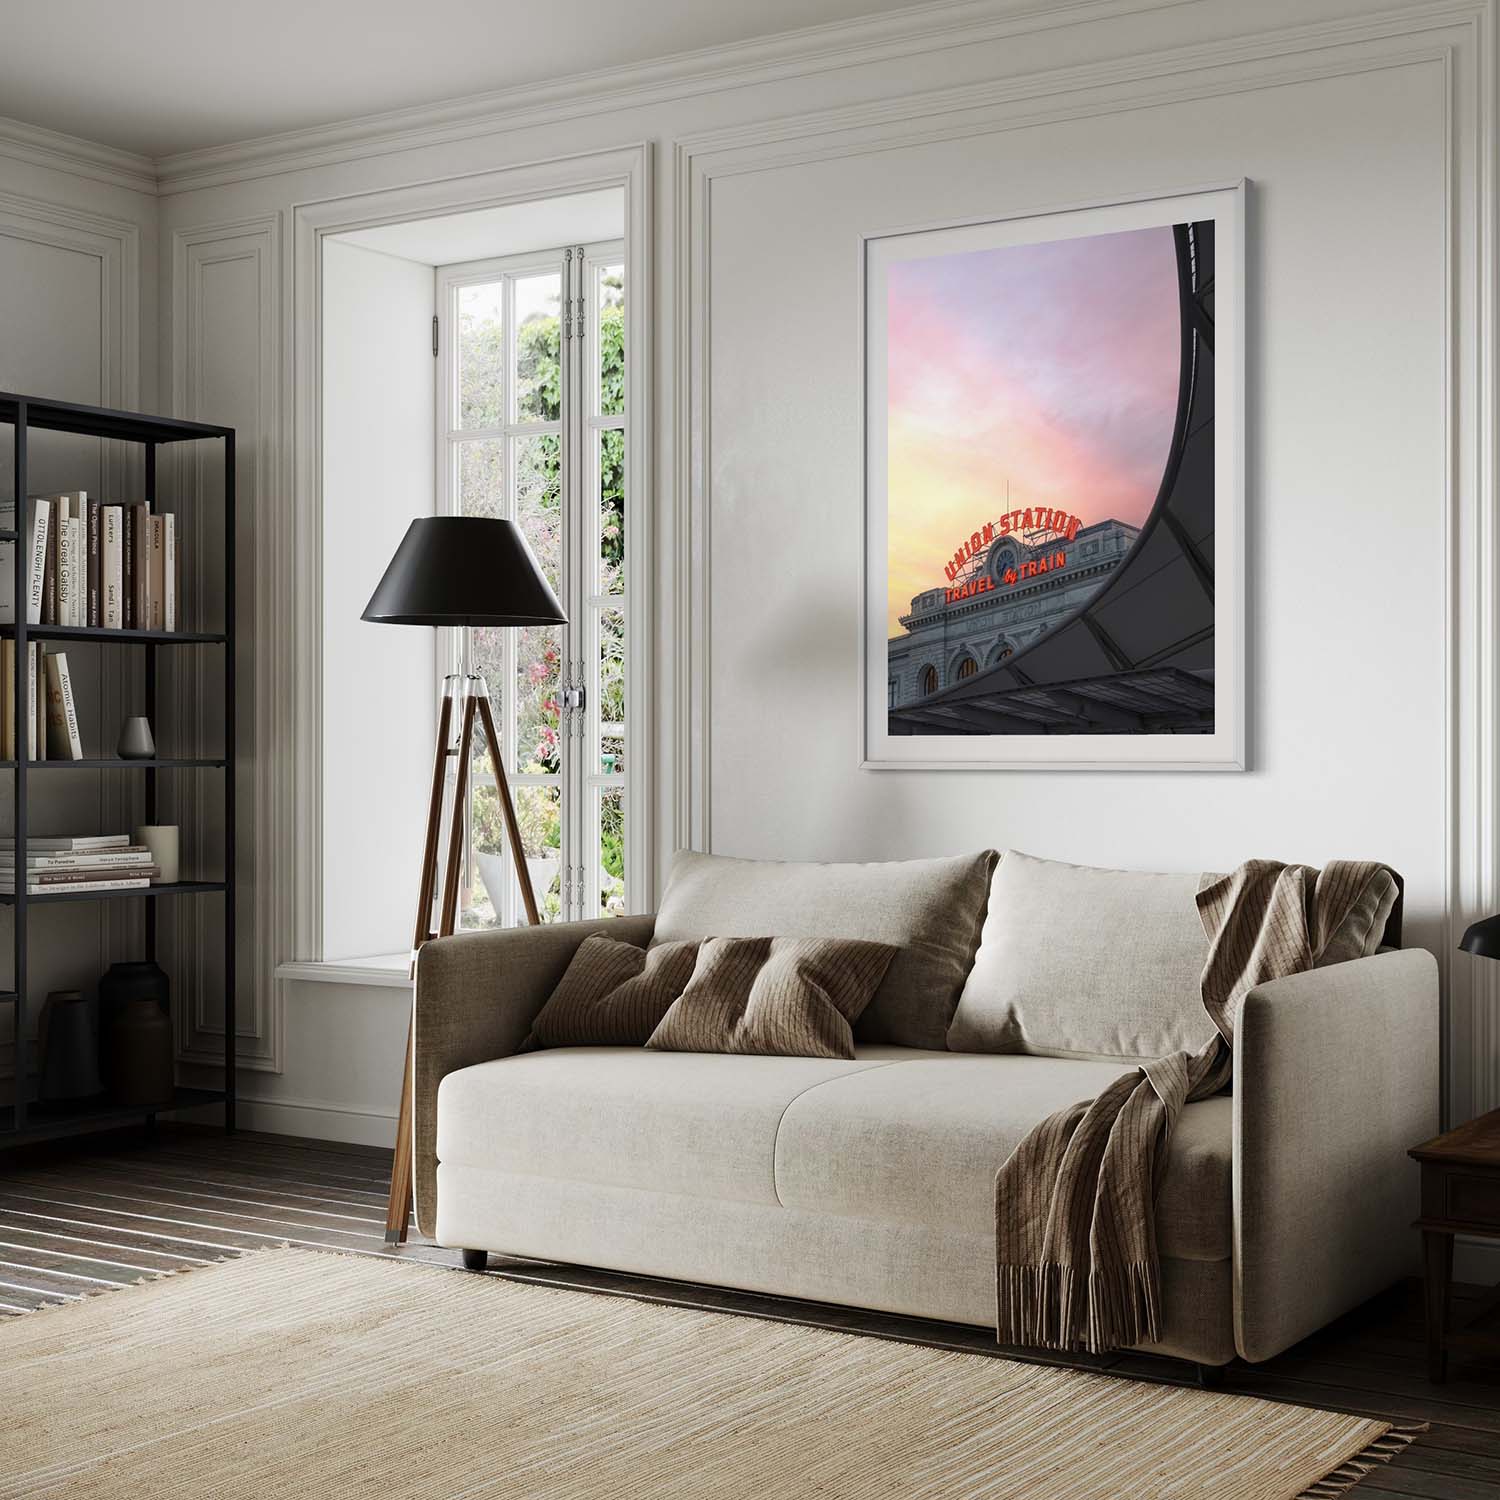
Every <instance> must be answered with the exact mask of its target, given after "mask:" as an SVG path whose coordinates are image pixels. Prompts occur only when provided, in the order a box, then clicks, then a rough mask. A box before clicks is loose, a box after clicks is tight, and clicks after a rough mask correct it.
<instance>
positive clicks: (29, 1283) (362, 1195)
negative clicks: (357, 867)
mask: <svg viewBox="0 0 1500 1500" xmlns="http://www.w3.org/2000/svg"><path fill="white" fill-rule="evenodd" d="M389 1163H390V1154H389V1153H388V1152H381V1151H375V1150H369V1149H366V1148H362V1147H352V1146H331V1145H327V1144H324V1143H319V1142H314V1141H299V1140H292V1139H289V1138H287V1137H284V1136H257V1135H249V1134H240V1135H237V1136H234V1137H231V1138H225V1137H224V1136H222V1135H220V1134H218V1133H217V1132H213V1131H207V1130H199V1129H194V1128H191V1127H185V1126H177V1127H172V1126H164V1127H162V1128H161V1129H160V1130H159V1131H158V1132H157V1133H156V1135H155V1136H154V1137H146V1136H144V1135H131V1136H119V1137H110V1138H109V1139H108V1140H107V1141H101V1140H99V1139H97V1138H96V1139H95V1140H93V1141H91V1142H87V1143H72V1144H69V1145H63V1146H49V1147H46V1148H30V1149H29V1150H28V1151H26V1152H24V1153H15V1154H13V1155H12V1156H10V1157H7V1158H0V1313H17V1314H19V1313H23V1312H25V1311H28V1310H29V1309H31V1308H34V1307H37V1306H40V1305H41V1304H42V1303H45V1302H58V1301H66V1300H69V1299H73V1298H78V1297H80V1296H84V1295H87V1294H89V1293H91V1292H97V1291H100V1290H107V1289H110V1288H113V1287H117V1286H123V1285H125V1284H128V1283H130V1282H133V1281H139V1280H141V1279H142V1278H144V1277H149V1276H154V1275H157V1274H160V1273H161V1272H163V1271H170V1270H174V1269H177V1268H180V1267H183V1266H193V1265H201V1264H203V1263H205V1262H207V1261H211V1260H218V1259H222V1258H223V1257H225V1256H231V1255H234V1254H236V1253H238V1252H239V1251H240V1250H243V1249H249V1248H252V1247H255V1246H259V1245H274V1244H284V1243H291V1244H295V1245H306V1246H309V1247H312V1248H315V1249H332V1250H340V1251H344V1252H346V1253H347V1252H352V1253H354V1254H360V1255H388V1254H392V1253H397V1254H400V1255H402V1256H404V1257H406V1258H408V1259H412V1260H424V1261H430V1262H434V1263H436V1264H440V1265H446V1266H457V1264H458V1254H457V1252H456V1251H452V1250H442V1249H439V1248H438V1247H437V1246H435V1245H432V1244H430V1243H424V1242H422V1241H421V1240H420V1239H417V1240H414V1241H413V1242H412V1243H411V1244H409V1245H407V1246H406V1247H405V1248H404V1249H402V1250H400V1251H396V1252H393V1251H390V1250H387V1248H386V1246H385V1243H384V1237H383V1223H384V1209H385V1185H386V1177H387V1173H388V1172H389ZM492 1265H494V1266H496V1268H497V1274H501V1275H505V1276H511V1277H515V1278H517V1279H521V1280H527V1281H542V1282H546V1283H548V1284H551V1285H567V1286H577V1287H581V1288H584V1289H587V1290H590V1291H594V1292H603V1293H608V1294H611V1295H616V1296H631V1297H637V1298H645V1299H649V1300H656V1301H667V1302H676V1303H683V1304H687V1305H690V1306H695V1307H707V1308H713V1309H719V1310H727V1311H733V1312H738V1313H747V1314H751V1315H754V1316H761V1317H770V1318H776V1319H778V1320H781V1321H793V1322H806V1323H813V1324H818V1325H821V1326H829V1327H839V1328H845V1329H850V1330H853V1331H857V1332H861V1333H865V1334H869V1335H872V1336H874V1337H878V1338H892V1339H900V1340H905V1341H908V1342H915V1343H923V1344H932V1345H936V1346H939V1347H942V1348H957V1349H970V1350H973V1351H975V1352H979V1353H983V1354H990V1355H993V1354H995V1353H996V1352H997V1351H996V1349H995V1347H994V1345H993V1344H992V1343H990V1342H989V1341H988V1340H987V1339H986V1337H985V1335H984V1333H983V1331H982V1330H972V1331H971V1330H967V1329H961V1328H954V1327H952V1326H949V1325H945V1324H939V1323H922V1322H916V1321H913V1320H910V1319H902V1318H893V1317H886V1316H884V1315H881V1314H875V1313H859V1312H853V1311H843V1310H840V1309H832V1308H825V1307H819V1306H815V1305H813V1304H810V1303H789V1302H783V1301H778V1300H775V1299H771V1298H760V1297H753V1296H746V1295H740V1294H737V1293H731V1292H722V1291H717V1290H714V1289H711V1288H705V1287H689V1286H684V1285H681V1284H678V1283H670V1282H657V1281H646V1280H642V1279H639V1278H633V1277H626V1276H617V1275H612V1274H610V1273H608V1272H603V1271H589V1270H585V1269H580V1268H575V1267H565V1266H548V1265H541V1264H538V1263H536V1262H528V1261H505V1262H503V1263H500V1262H492ZM1478 1294H1479V1291H1478V1289H1477V1288H1473V1289H1465V1296H1466V1297H1467V1298H1472V1297H1477V1296H1478ZM1057 1362H1059V1363H1081V1362H1079V1361H1061V1360H1059V1361H1057ZM1090 1365H1091V1367H1093V1368H1103V1369H1107V1370H1109V1371H1111V1372H1116V1373H1120V1374H1125V1375H1133V1376H1137V1377H1140V1378H1143V1379H1147V1380H1158V1381H1167V1382H1182V1381H1188V1380H1191V1379H1192V1372H1191V1370H1190V1369H1188V1368H1187V1367H1185V1366H1182V1365H1177V1364H1174V1363H1172V1362H1171V1361H1168V1360H1156V1359H1150V1358H1147V1357H1144V1356H1139V1355H1120V1356H1115V1357H1111V1358H1107V1359H1102V1360H1098V1361H1092V1362H1090ZM1224 1385H1225V1388H1226V1389H1228V1390H1233V1391H1241V1392H1244V1393H1246V1394H1250V1395H1258V1396H1266V1397H1270V1398H1272V1399H1275V1400H1280V1401H1294V1402H1302V1403H1304V1404H1306V1405H1309V1406H1320V1407H1326V1408H1332V1409H1337V1410H1340V1411H1351V1412H1358V1413H1361V1414H1366V1415H1371V1416H1378V1417H1385V1418H1391V1419H1396V1420H1406V1421H1422V1422H1428V1423H1431V1430H1430V1431H1429V1432H1427V1433H1426V1434H1424V1435H1423V1436H1422V1437H1421V1438H1420V1439H1419V1440H1418V1442H1417V1443H1415V1444H1414V1445H1413V1446H1412V1447H1411V1448H1409V1449H1408V1450H1407V1451H1406V1452H1405V1453H1404V1454H1403V1455H1402V1456H1401V1457H1400V1458H1399V1459H1397V1460H1396V1461H1395V1462H1394V1463H1392V1464H1391V1465H1389V1466H1388V1467H1384V1468H1381V1469H1378V1470H1376V1471H1375V1472H1374V1473H1373V1474H1371V1475H1370V1476H1369V1477H1368V1478H1366V1479H1365V1480H1364V1481H1363V1482H1362V1483H1361V1485H1360V1486H1359V1488H1358V1493H1360V1494H1366V1493H1368V1494H1370V1495H1372V1496H1374V1495H1376V1494H1380V1495H1400V1496H1427V1497H1445V1500H1500V1364H1488V1365H1487V1364H1480V1363H1464V1362H1459V1363H1457V1364H1456V1365H1455V1366H1454V1368H1453V1370H1452V1373H1451V1377H1450V1380H1449V1382H1448V1384H1447V1385H1445V1386H1433V1385H1430V1384H1429V1383H1428V1381H1427V1379H1426V1376H1425V1374H1424V1351H1423V1343H1422V1322H1421V1300H1420V1296H1419V1289H1418V1287H1417V1285H1416V1283H1415V1282H1412V1283H1408V1284H1405V1285H1402V1286H1399V1287H1395V1288H1393V1289H1392V1290H1391V1291H1390V1292H1389V1293H1387V1294H1385V1295H1384V1296H1382V1297H1379V1298H1377V1299H1376V1300H1375V1301H1373V1302H1371V1303H1369V1304H1367V1305H1366V1306H1365V1307H1363V1308H1360V1309H1358V1310H1357V1311H1356V1312H1354V1313H1351V1314H1350V1315H1349V1316H1347V1317H1345V1318H1343V1319H1341V1320H1340V1321H1339V1322H1338V1323H1337V1324H1335V1325H1334V1326H1332V1327H1330V1328H1327V1329H1325V1330H1323V1332H1321V1333H1319V1334H1317V1335H1315V1336H1314V1337H1313V1338H1310V1339H1308V1340H1307V1341H1306V1342H1304V1343H1302V1344H1299V1345H1298V1346H1297V1347H1296V1348H1294V1349H1290V1350H1288V1351H1287V1352H1286V1353H1285V1354H1283V1355H1281V1356H1279V1357H1278V1358H1276V1359H1274V1360H1271V1361H1270V1362H1269V1363H1267V1364H1264V1365H1257V1366H1247V1365H1240V1364H1234V1365H1231V1366H1230V1367H1229V1368H1228V1370H1227V1371H1226V1373H1225V1379H1224Z"/></svg>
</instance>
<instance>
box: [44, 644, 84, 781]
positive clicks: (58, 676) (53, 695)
mask: <svg viewBox="0 0 1500 1500" xmlns="http://www.w3.org/2000/svg"><path fill="white" fill-rule="evenodd" d="M47 755H48V758H49V759H51V760H82V759H83V741H82V740H81V739H80V738H79V734H78V709H77V707H76V705H75V704H74V702H73V679H72V676H71V674H70V673H69V671H68V655H67V652H65V651H53V652H50V653H49V654H48V656H47Z"/></svg>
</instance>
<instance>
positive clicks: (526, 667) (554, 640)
mask: <svg viewBox="0 0 1500 1500" xmlns="http://www.w3.org/2000/svg"><path fill="white" fill-rule="evenodd" d="M515 641H516V769H517V770H518V771H520V772H523V773H524V774H526V775H530V776H539V775H544V774H555V773H556V772H557V771H558V770H560V769H561V766H562V744H561V741H560V739H559V737H558V729H559V713H558V707H559V698H558V693H559V689H560V688H561V686H562V680H561V674H562V631H561V629H560V628H559V627H557V626H555V625H523V626H520V627H518V628H517V629H516V630H515Z"/></svg>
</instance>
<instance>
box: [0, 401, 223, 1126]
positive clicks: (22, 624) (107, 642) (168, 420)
mask: <svg viewBox="0 0 1500 1500" xmlns="http://www.w3.org/2000/svg"><path fill="white" fill-rule="evenodd" d="M0 423H7V424H9V425H10V426H12V427H13V428H14V429H15V495H16V518H17V525H18V528H19V527H20V526H21V522H22V518H23V517H24V515H25V503H24V502H25V498H26V495H27V491H28V486H27V435H28V433H29V432H32V431H48V432H61V433H68V434H72V435H74V436H80V437H96V438H106V439H110V440H113V441H116V442H126V443H138V444H140V445H141V446H142V448H143V450H144V459H145V465H144V467H145V493H144V496H143V498H144V499H145V500H146V501H147V502H148V503H149V504H152V505H154V504H155V501H156V459H157V449H158V448H159V447H160V446H161V445H162V444H163V443H192V442H204V441H217V442H222V443H223V445H224V451H223V459H224V557H223V566H224V574H223V585H222V599H223V610H224V629H223V630H222V631H198V630H173V631H163V630H107V629H104V630H101V629H94V628H84V627H79V626H66V625H31V624H28V623H27V621H26V600H27V598H28V595H29V590H28V587H27V581H28V580H27V574H28V569H29V566H30V558H29V556H28V555H27V553H28V550H29V549H28V548H26V547H24V546H22V545H21V544H20V535H19V534H18V532H17V531H0V541H13V542H15V543H16V546H15V547H14V549H13V550H14V553H15V595H14V597H15V600H16V609H15V615H16V622H15V624H13V625H3V624H0V640H4V639H10V640H14V641H15V643H16V650H15V656H16V662H17V664H18V666H19V664H20V663H21V662H22V661H24V660H25V657H26V647H27V643H28V642H29V641H87V642H97V643H98V644H99V645H100V646H101V648H103V647H109V646H114V647H118V648H121V649H128V650H139V651H141V652H143V653H144V677H145V699H146V714H147V716H148V717H149V719H150V720H151V722H152V723H153V724H156V723H157V722H158V720H157V706H158V705H157V671H156V667H157V661H156V653H157V651H158V650H159V649H161V648H162V647H200V648H205V649H215V648H217V649H221V650H222V651H223V652H224V674H223V683H224V705H223V707H224V753H223V755H222V756H206V757H205V756H193V757H187V758H177V757H166V758H157V759H152V760H122V759H119V758H117V757H113V756H102V757H97V758H93V759H88V760H75V761H64V760H26V759H24V758H18V759H16V760H12V761H0V774H4V775H8V776H9V777H10V779H11V786H12V812H13V819H14V821H13V824H12V826H13V829H14V833H15V841H16V845H15V846H16V852H17V857H18V863H17V866H16V868H17V871H18V872H24V869H25V866H24V864H23V863H21V862H20V856H21V855H22V854H23V852H24V850H25V848H26V839H27V801H26V799H27V788H28V785H29V783H30V780H31V777H32V776H33V775H35V774H37V773H38V772H53V771H72V772H74V773H77V774H82V773H87V772H100V771H132V772H139V773H140V774H141V775H142V776H143V777H144V778H145V787H144V800H145V820H146V822H147V823H154V822H155V821H156V815H157V777H158V775H159V774H161V773H163V772H171V771H175V770H195V771H201V770H215V771H218V772H219V773H220V774H221V775H222V777H223V788H224V799H223V807H224V878H223V879H222V880H182V881H178V882H177V883H175V884H172V885H153V886H150V887H147V888H146V889H137V890H119V891H82V892H68V891H49V892H47V893H45V894H29V893H28V892H27V889H26V886H27V882H26V880H25V879H24V878H23V879H20V880H18V881H17V882H16V889H15V892H14V894H11V895H0V907H10V908H11V909H12V910H13V913H14V919H13V942H14V971H13V972H14V974H15V989H14V990H13V991H9V992H6V991H0V1001H5V1000H11V1001H14V1002H15V1003H14V1005H13V1007H12V1010H13V1015H14V1018H15V1019H14V1042H15V1050H14V1058H15V1069H14V1076H15V1095H14V1102H13V1103H12V1104H9V1105H0V1149H4V1148H5V1147H6V1146H9V1145H15V1144H18V1143H20V1142H25V1141H33V1140H37V1139H41V1138H46V1137H51V1136H66V1135H77V1134H82V1133H86V1132H89V1131H93V1130H110V1129H115V1128H117V1127H119V1126H121V1125H129V1124H132V1123H136V1122H139V1121H141V1120H151V1119H154V1117H155V1116H156V1114H157V1113H164V1112H166V1111H168V1110H175V1109H196V1108H199V1107H201V1106H203V1105H209V1104H222V1105H223V1108H224V1128H225V1129H226V1130H233V1129H234V1105H235V1056H234V1035H235V978H234V976H235V955H234V936H235V934H234V900H235V889H234V885H235V876H234V868H235V854H234V821H235V815H234V776H233V774H232V761H231V760H230V757H231V756H232V754H233V747H234V733H235V731H234V429H233V428H232V427H215V426H211V425H209V424H207V423H203V422H184V421H179V420H178V419H176V418H174V417H157V416H150V415H146V414H144V413H141V412H128V411H110V410H108V409H106V408H103V407H95V406H78V405H75V404H74V403H72V402H68V401H52V400H48V399H46V398H44V397H38V396H20V395H15V394H12V393H10V392H5V391H0ZM195 503H201V500H198V497H195ZM15 679H16V681H15V698H16V701H15V716H16V724H17V726H18V733H19V732H20V729H19V726H22V725H24V724H25V723H26V718H27V707H28V705H27V685H26V673H25V672H23V671H20V670H18V671H17V672H16V673H15ZM213 896H219V897H221V898H222V899H223V902H224V1086H223V1088H221V1089H199V1088H182V1087H179V1088H178V1089H177V1090H176V1092H175V1094H174V1096H173V1099H172V1102H171V1103H170V1104H169V1105H161V1106H158V1108H156V1109H145V1108H129V1107H125V1106H122V1105H118V1104H114V1103H112V1102H110V1101H108V1100H100V1101H86V1102H82V1103H79V1104H77V1105H71V1104H70V1105H57V1104H49V1103H42V1102H39V1101H37V1100H33V1099H29V1098H28V1084H29V1069H28V1067H27V1049H26V1045H25V1034H24V1033H25V1012H26V960H27V942H28V931H27V917H28V914H29V912H30V909H31V908H32V907H33V906H46V905H54V904H62V903H68V902H96V901H135V900H137V899H140V913H141V935H142V947H143V950H144V956H145V957H146V958H150V959H154V958H155V957H156V912H157V903H158V901H161V900H164V899H169V898H199V897H209V898H211V897H213ZM141 898H144V899H141Z"/></svg>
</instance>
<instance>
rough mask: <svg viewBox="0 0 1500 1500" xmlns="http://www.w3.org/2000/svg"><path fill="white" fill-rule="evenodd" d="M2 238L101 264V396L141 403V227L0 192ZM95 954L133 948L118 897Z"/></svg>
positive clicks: (111, 786)
mask: <svg viewBox="0 0 1500 1500" xmlns="http://www.w3.org/2000/svg"><path fill="white" fill-rule="evenodd" d="M0 237H4V238H9V239H17V240H24V241H27V242H28V243H31V244H34V245H41V246H43V247H45V248H48V249H53V250H57V251H60V252H62V253H64V254H77V255H83V256H86V257H91V258H93V259H94V260H95V261H96V262H97V264H98V270H97V275H98V289H99V326H98V393H99V394H98V400H99V401H100V403H101V404H103V405H106V406H120V407H134V406H137V405H139V403H140V389H141V382H140V372H141V231H140V226H139V225H138V224H136V223H134V222H132V221H131V220H128V219H120V218H116V217H114V216H112V215H108V214H101V213H93V212H89V211H87V210H84V209H80V208H75V207H71V206H66V205H63V204H58V203H52V202H47V201H43V200H41V199H38V198H32V197H27V196H23V195H21V194H17V193H9V192H0ZM131 447H132V445H131V444H128V443H117V442H106V443H104V444H103V445H102V448H103V452H102V455H101V458H102V462H101V466H100V479H101V482H102V484H103V485H104V486H105V488H106V489H107V490H108V491H109V492H110V493H113V494H116V495H123V494H125V493H127V492H128V487H129V485H130V483H131V481H132V479H133V477H134V476H135V475H136V474H138V473H139V472H140V466H139V463H138V462H137V461H136V459H135V456H134V454H133V453H132V452H131V451H130V450H131ZM124 702H125V698H124V693H123V689H122V684H121V682H120V679H119V677H118V675H116V674H113V673H100V674H99V675H98V681H97V687H96V693H95V701H94V713H95V722H96V723H98V724H99V725H100V726H101V729H102V727H103V726H107V725H111V724H116V723H118V722H119V721H120V718H121V716H122V714H123V713H124V711H125V710H124ZM95 788H96V795H97V797H98V815H99V819H100V826H101V827H107V828H125V827H128V826H129V822H130V813H129V808H130V798H129V792H130V788H129V785H128V780H127V778H125V777H123V776H102V777H99V778H98V779H97V781H96V782H95ZM99 912H100V915H99V922H98V936H97V959H96V964H97V968H98V971H99V972H100V973H102V972H103V971H104V970H105V969H106V968H107V967H108V966H109V963H110V961H111V959H112V958H113V957H114V956H117V955H120V954H123V953H125V952H127V951H128V932H127V928H128V926H129V913H127V912H126V911H124V910H123V909H122V908H121V907H120V906H119V905H118V904H117V903H111V904H109V905H107V906H103V907H101V908H100V909H99Z"/></svg>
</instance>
